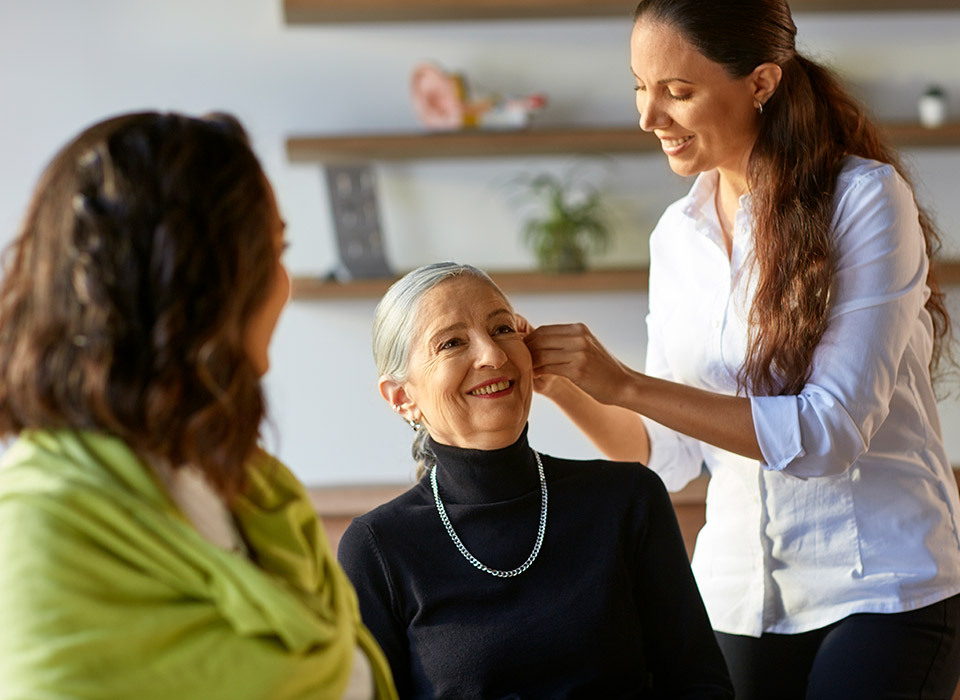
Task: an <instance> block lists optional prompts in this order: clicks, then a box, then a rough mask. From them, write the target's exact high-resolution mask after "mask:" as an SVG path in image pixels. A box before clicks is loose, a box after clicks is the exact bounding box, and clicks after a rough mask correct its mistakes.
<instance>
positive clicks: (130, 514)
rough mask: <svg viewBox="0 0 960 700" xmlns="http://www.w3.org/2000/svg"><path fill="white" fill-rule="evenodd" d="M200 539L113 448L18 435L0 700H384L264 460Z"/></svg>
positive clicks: (8, 504) (310, 517)
mask: <svg viewBox="0 0 960 700" xmlns="http://www.w3.org/2000/svg"><path fill="white" fill-rule="evenodd" d="M248 469H249V475H250V480H249V487H248V488H247V489H246V491H245V492H244V493H243V494H242V495H241V497H240V498H239V499H238V500H237V501H236V502H235V503H234V504H233V506H232V511H233V513H234V516H235V519H236V521H237V524H238V527H239V529H240V531H241V533H242V534H243V536H244V539H245V541H246V542H247V544H248V545H249V547H250V559H247V558H246V557H244V556H242V555H238V554H235V553H232V552H228V551H225V550H223V549H221V548H219V547H217V546H215V545H214V544H212V543H210V542H208V541H207V540H206V539H204V538H203V537H202V536H201V535H200V534H199V533H198V532H197V531H196V530H195V529H194V528H193V526H192V525H191V524H190V523H189V522H188V520H187V519H186V518H185V516H184V515H183V514H182V513H181V512H180V510H179V509H178V508H177V507H176V505H174V504H173V502H172V501H171V500H170V498H169V497H168V496H167V494H166V491H165V490H164V488H163V487H162V486H161V485H160V483H159V482H158V481H157V479H156V477H155V476H154V474H153V471H152V470H151V469H149V468H148V467H146V466H145V465H144V463H143V462H142V461H141V460H140V459H138V458H137V457H136V455H134V453H133V452H132V451H131V450H130V449H129V448H128V447H127V446H126V445H125V444H124V443H123V442H121V441H120V440H118V439H115V438H111V437H105V436H103V435H98V434H94V433H82V432H80V433H78V432H72V431H57V432H47V431H31V432H26V433H24V434H23V435H21V437H20V438H19V439H18V440H17V441H16V442H15V443H14V444H13V445H12V446H11V447H10V449H9V450H8V451H7V453H6V454H5V455H4V457H3V460H2V462H0V700H8V699H13V698H17V699H21V698H30V699H31V700H53V699H55V698H56V699H60V698H137V699H138V700H140V699H144V700H146V699H149V698H157V699H161V698H162V699H163V700H167V699H169V698H178V699H179V698H183V699H189V698H198V699H199V698H203V699H204V700H208V699H212V698H231V699H236V698H270V699H271V700H273V699H283V698H337V699H339V698H340V697H341V696H342V694H343V690H344V688H345V686H346V684H347V680H348V677H349V674H350V669H351V667H352V665H353V656H354V650H355V649H356V648H357V646H359V647H360V648H361V649H362V650H363V651H364V652H365V653H366V655H367V657H368V658H369V660H370V663H371V666H372V668H373V672H374V680H375V685H376V690H377V698H396V691H395V690H394V688H393V683H392V680H391V678H390V672H389V668H388V666H387V662H386V659H385V658H384V656H383V654H382V652H381V651H380V649H379V647H378V646H377V644H376V642H375V641H374V640H373V638H372V636H371V635H370V633H369V632H368V631H367V630H366V628H365V627H363V625H362V624H361V623H360V617H359V612H358V607H357V601H356V595H355V593H354V591H353V588H352V587H351V586H350V583H349V581H348V580H347V578H346V576H345V575H344V573H343V571H342V570H341V569H340V567H339V565H338V564H337V563H336V561H335V560H334V558H333V556H332V555H331V553H330V549H329V545H328V543H327V539H326V536H325V534H324V532H323V528H322V526H321V524H320V521H319V519H318V518H317V516H316V513H315V512H314V510H313V508H312V507H311V505H310V502H309V500H308V499H307V496H306V493H305V492H304V489H303V487H302V485H301V484H300V483H299V482H298V481H297V479H296V478H295V477H294V476H293V475H292V474H291V473H290V472H289V470H287V468H286V467H284V466H283V465H282V464H281V463H280V462H278V461H277V460H275V459H273V458H272V457H270V456H269V455H267V454H265V453H260V454H258V455H257V456H256V457H255V458H254V459H253V460H251V463H250V464H249V465H248Z"/></svg>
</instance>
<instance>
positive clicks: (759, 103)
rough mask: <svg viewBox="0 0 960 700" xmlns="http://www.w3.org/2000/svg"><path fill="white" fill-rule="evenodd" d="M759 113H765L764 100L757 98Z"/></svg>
mask: <svg viewBox="0 0 960 700" xmlns="http://www.w3.org/2000/svg"><path fill="white" fill-rule="evenodd" d="M757 114H760V115H762V114H763V102H761V101H760V100H757Z"/></svg>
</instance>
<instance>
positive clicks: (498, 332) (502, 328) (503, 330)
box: [493, 323, 517, 335]
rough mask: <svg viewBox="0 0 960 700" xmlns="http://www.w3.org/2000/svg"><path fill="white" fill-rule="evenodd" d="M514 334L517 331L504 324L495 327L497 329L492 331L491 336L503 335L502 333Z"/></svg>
mask: <svg viewBox="0 0 960 700" xmlns="http://www.w3.org/2000/svg"><path fill="white" fill-rule="evenodd" d="M516 332H517V331H516V330H515V329H514V328H513V326H511V325H509V324H506V323H504V324H503V325H501V326H497V328H496V329H495V330H494V331H493V334H494V335H502V334H504V333H516Z"/></svg>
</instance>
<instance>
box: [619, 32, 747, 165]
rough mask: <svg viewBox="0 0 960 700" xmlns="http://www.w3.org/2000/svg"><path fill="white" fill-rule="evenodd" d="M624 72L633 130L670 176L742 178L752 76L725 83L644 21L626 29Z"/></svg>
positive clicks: (706, 62) (679, 41)
mask: <svg viewBox="0 0 960 700" xmlns="http://www.w3.org/2000/svg"><path fill="white" fill-rule="evenodd" d="M630 67H631V69H632V71H633V74H634V76H635V77H636V79H637V110H638V111H639V112H640V128H641V129H643V130H644V131H652V132H653V133H654V134H655V135H656V136H657V138H659V139H660V143H661V146H662V148H663V152H664V153H666V154H667V158H668V159H669V161H670V167H671V169H672V170H673V171H674V172H675V173H677V174H678V175H696V174H698V173H702V172H705V171H708V170H713V169H714V168H718V169H720V170H721V174H727V175H736V176H739V177H742V176H743V175H744V174H745V173H746V166H747V161H748V159H749V157H750V151H751V149H752V148H753V143H754V141H755V140H756V137H757V133H758V130H759V115H758V114H757V111H756V105H757V101H758V95H759V94H760V93H758V86H757V82H756V79H757V76H755V75H753V74H751V75H749V76H746V77H743V78H732V77H730V74H729V73H728V72H727V71H726V70H725V69H724V68H723V66H721V65H720V64H719V63H715V62H713V61H711V60H710V59H708V58H707V57H706V56H704V55H703V54H701V53H700V52H699V51H697V50H696V49H695V48H694V47H693V46H692V45H691V44H690V43H689V42H688V41H687V40H686V39H685V38H684V37H683V36H681V35H680V34H679V33H677V32H676V31H675V30H674V29H672V28H671V27H670V26H668V25H666V24H664V23H662V22H657V21H654V20H644V19H641V20H640V21H639V22H637V23H636V25H635V26H634V28H633V35H632V36H631V39H630ZM761 101H762V97H761Z"/></svg>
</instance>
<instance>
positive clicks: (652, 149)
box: [287, 122, 960, 163]
mask: <svg viewBox="0 0 960 700" xmlns="http://www.w3.org/2000/svg"><path fill="white" fill-rule="evenodd" d="M884 128H885V129H886V131H887V133H888V134H889V136H890V138H891V140H892V141H893V142H894V144H895V145H896V146H898V147H900V148H938V147H939V148H953V147H960V122H953V123H949V124H945V125H944V126H941V127H939V128H936V129H927V128H924V127H922V126H920V125H919V124H909V123H890V124H886V125H884ZM659 152H660V143H659V142H658V141H657V139H656V137H655V136H653V134H649V133H646V132H644V131H641V130H640V129H639V127H636V126H630V127H611V128H591V127H570V128H543V129H538V128H531V129H522V130H517V131H493V130H489V131H483V130H477V131H455V132H442V133H428V132H413V133H395V134H373V133H371V134H343V135H337V136H293V137H291V138H288V139H287V156H288V158H289V159H290V160H291V161H293V162H301V163H302V162H323V163H351V162H369V161H393V160H413V159H417V160H434V159H446V158H479V157H515V156H545V155H556V154H563V153H570V154H576V153H581V154H597V153H608V154H612V153H659Z"/></svg>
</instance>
